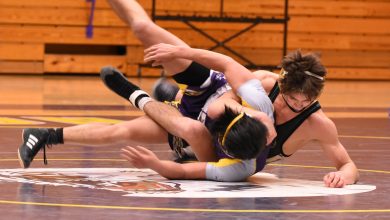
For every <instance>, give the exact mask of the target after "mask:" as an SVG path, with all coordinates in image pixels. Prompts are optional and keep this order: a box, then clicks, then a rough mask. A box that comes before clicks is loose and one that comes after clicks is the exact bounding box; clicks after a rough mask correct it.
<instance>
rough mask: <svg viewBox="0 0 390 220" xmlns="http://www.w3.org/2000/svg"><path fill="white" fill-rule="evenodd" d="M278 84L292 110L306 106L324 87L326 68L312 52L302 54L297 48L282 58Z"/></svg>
mask: <svg viewBox="0 0 390 220" xmlns="http://www.w3.org/2000/svg"><path fill="white" fill-rule="evenodd" d="M280 74H281V77H280V79H279V86H280V91H281V94H282V96H283V98H284V100H285V102H286V104H287V105H288V106H289V107H290V109H291V110H292V111H294V112H301V111H303V110H304V109H305V108H306V107H308V106H309V105H310V104H311V103H312V102H313V101H314V100H315V99H317V98H318V96H319V95H320V94H321V91H322V89H323V88H324V82H325V75H326V69H325V67H324V66H323V65H322V64H321V62H320V59H319V58H318V57H317V56H316V55H315V54H312V53H309V54H304V55H302V53H301V51H299V50H297V51H295V52H292V53H290V54H288V55H287V56H285V57H284V58H283V60H282V70H281V73H280Z"/></svg>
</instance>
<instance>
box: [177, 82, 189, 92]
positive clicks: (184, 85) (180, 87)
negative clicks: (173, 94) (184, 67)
mask: <svg viewBox="0 0 390 220" xmlns="http://www.w3.org/2000/svg"><path fill="white" fill-rule="evenodd" d="M177 85H178V86H179V89H180V90H181V91H184V90H186V88H187V87H188V85H186V84H181V83H178V84H177Z"/></svg>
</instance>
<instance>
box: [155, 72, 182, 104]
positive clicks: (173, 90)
mask: <svg viewBox="0 0 390 220" xmlns="http://www.w3.org/2000/svg"><path fill="white" fill-rule="evenodd" d="M177 92H179V86H177V85H176V84H173V83H170V82H169V81H168V80H167V79H166V78H160V79H159V80H158V81H157V82H156V83H155V84H154V86H153V89H152V96H153V98H154V99H156V100H157V101H160V102H164V101H168V102H171V101H175V98H176V94H177Z"/></svg>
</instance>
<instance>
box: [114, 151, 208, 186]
mask: <svg viewBox="0 0 390 220" xmlns="http://www.w3.org/2000/svg"><path fill="white" fill-rule="evenodd" d="M121 156H122V157H123V158H124V159H126V160H127V161H129V162H130V164H132V165H133V166H134V167H136V168H149V169H152V170H154V171H156V172H157V173H158V174H160V175H161V176H163V177H165V178H167V179H206V165H207V163H206V162H194V163H185V164H180V163H175V162H173V161H169V160H160V159H159V158H158V157H157V156H156V155H155V154H154V153H153V152H152V151H150V150H148V149H146V148H144V147H141V146H137V147H130V146H127V147H125V148H122V150H121Z"/></svg>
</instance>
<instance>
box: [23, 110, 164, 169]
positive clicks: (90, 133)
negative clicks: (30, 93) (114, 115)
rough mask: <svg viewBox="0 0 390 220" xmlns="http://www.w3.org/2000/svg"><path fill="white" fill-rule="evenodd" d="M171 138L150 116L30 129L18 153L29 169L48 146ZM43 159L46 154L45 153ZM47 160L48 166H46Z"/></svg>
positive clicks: (136, 141) (128, 142)
mask: <svg viewBox="0 0 390 220" xmlns="http://www.w3.org/2000/svg"><path fill="white" fill-rule="evenodd" d="M167 137H168V134H167V132H166V131H165V130H164V129H163V128H162V127H160V126H159V125H158V124H157V123H156V122H154V121H153V120H151V119H150V118H149V117H147V116H143V117H140V118H137V119H134V120H131V121H127V122H122V123H119V124H114V125H111V124H103V123H90V124H85V125H76V126H72V127H67V128H57V129H53V128H27V129H24V130H23V143H22V145H21V146H20V147H19V149H18V157H19V161H20V164H21V166H22V167H24V168H28V167H29V166H30V163H31V162H32V160H33V159H34V157H35V156H36V154H37V153H38V152H39V151H40V150H41V149H42V148H43V149H44V150H45V147H46V145H57V144H63V143H64V142H66V143H73V144H84V145H94V146H97V145H107V144H131V143H165V142H167ZM44 158H46V154H45V151H44ZM46 163H47V162H46V159H45V164H46Z"/></svg>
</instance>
